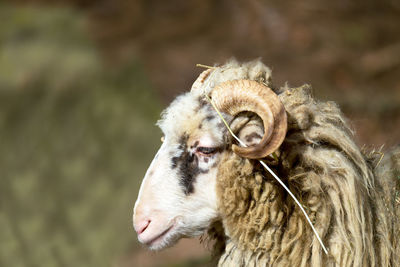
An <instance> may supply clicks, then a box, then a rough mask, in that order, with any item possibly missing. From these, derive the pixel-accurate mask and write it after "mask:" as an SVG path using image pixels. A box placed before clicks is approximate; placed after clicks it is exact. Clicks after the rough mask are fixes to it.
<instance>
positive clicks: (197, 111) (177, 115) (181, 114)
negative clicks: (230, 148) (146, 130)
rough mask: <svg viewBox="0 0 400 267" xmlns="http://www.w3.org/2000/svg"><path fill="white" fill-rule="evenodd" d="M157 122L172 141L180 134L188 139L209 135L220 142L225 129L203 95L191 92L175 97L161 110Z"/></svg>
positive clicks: (176, 139)
mask: <svg viewBox="0 0 400 267" xmlns="http://www.w3.org/2000/svg"><path fill="white" fill-rule="evenodd" d="M157 124H158V126H159V127H160V128H161V130H162V131H163V133H164V135H165V136H166V138H168V139H170V140H171V141H173V142H174V141H175V142H179V139H181V137H182V136H188V137H189V139H192V138H200V137H204V136H209V137H210V138H214V139H216V140H215V141H216V142H222V141H223V140H222V136H223V134H224V131H225V129H224V124H223V123H222V120H221V119H220V118H219V117H218V114H217V112H216V111H215V110H214V109H213V108H212V106H211V104H210V103H208V101H207V100H206V99H205V97H204V96H202V95H196V94H192V93H191V92H188V93H186V94H183V95H181V96H179V97H177V98H176V99H175V100H174V101H173V102H172V103H171V105H170V106H169V107H168V108H167V109H165V110H164V111H163V112H162V117H161V120H159V121H158V123H157Z"/></svg>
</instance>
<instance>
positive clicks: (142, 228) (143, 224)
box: [135, 220, 151, 235]
mask: <svg viewBox="0 0 400 267" xmlns="http://www.w3.org/2000/svg"><path fill="white" fill-rule="evenodd" d="M150 223H151V221H150V220H145V221H142V222H139V223H138V224H137V225H135V230H136V232H137V234H138V235H140V234H141V233H143V232H144V231H145V230H146V229H147V227H148V226H149V224H150Z"/></svg>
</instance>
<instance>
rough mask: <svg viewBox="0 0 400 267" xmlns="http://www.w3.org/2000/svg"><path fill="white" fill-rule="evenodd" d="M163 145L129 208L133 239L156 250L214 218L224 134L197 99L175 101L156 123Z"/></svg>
mask: <svg viewBox="0 0 400 267" xmlns="http://www.w3.org/2000/svg"><path fill="white" fill-rule="evenodd" d="M158 124H159V126H160V128H161V130H162V131H163V134H164V138H163V143H162V145H161V147H160V149H159V151H158V152H157V154H156V156H155V158H154V159H153V162H152V163H151V165H150V167H149V169H148V170H147V173H146V175H145V177H144V179H143V182H142V185H141V188H140V191H139V195H138V199H137V201H136V203H135V208H134V227H135V230H136V231H137V233H138V239H139V241H140V242H142V243H143V244H145V245H147V246H148V247H149V248H150V249H161V248H164V247H166V246H169V245H172V244H174V243H175V242H176V241H177V240H178V239H179V238H181V237H184V236H196V235H200V234H202V233H203V232H204V230H206V229H207V228H208V227H209V226H210V224H211V223H212V222H213V221H215V220H216V219H217V218H218V211H217V196H216V175H217V166H218V163H219V160H220V158H221V155H222V154H223V153H227V147H228V146H227V143H226V142H227V140H226V138H227V131H226V128H225V126H224V125H223V123H222V121H221V120H220V118H219V117H218V115H217V113H216V112H215V111H214V110H213V109H212V107H211V106H210V105H209V103H207V102H206V101H205V100H204V99H203V98H202V97H199V96H194V95H192V94H190V93H188V94H185V95H183V96H180V97H178V98H177V99H176V100H175V101H174V102H173V103H172V104H171V106H170V107H169V108H168V109H166V111H165V112H164V113H163V118H162V120H160V122H159V123H158Z"/></svg>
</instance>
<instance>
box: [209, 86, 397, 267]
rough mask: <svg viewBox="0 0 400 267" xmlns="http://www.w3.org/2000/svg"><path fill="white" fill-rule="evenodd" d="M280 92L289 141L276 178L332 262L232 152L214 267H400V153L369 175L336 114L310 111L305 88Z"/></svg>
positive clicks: (274, 188) (275, 187) (226, 162)
mask: <svg viewBox="0 0 400 267" xmlns="http://www.w3.org/2000/svg"><path fill="white" fill-rule="evenodd" d="M280 92H281V93H280V95H279V97H280V99H281V101H282V103H283V104H284V106H285V109H286V111H287V115H288V132H287V135H286V138H285V141H284V142H283V144H282V145H281V147H280V149H279V151H277V153H276V154H277V155H278V162H276V165H274V166H273V170H274V172H275V173H277V174H278V176H279V177H280V178H281V179H283V181H284V182H285V183H286V184H287V185H288V187H289V188H290V190H291V191H292V192H293V193H294V194H295V196H296V197H297V198H298V199H299V201H300V202H301V203H302V205H303V206H304V208H305V209H306V211H307V213H308V215H309V216H310V218H311V220H312V221H313V224H314V226H315V228H316V229H317V231H318V233H319V235H320V236H321V238H322V240H323V242H324V244H325V245H326V246H327V247H328V250H329V253H328V255H325V253H323V250H322V248H321V246H320V244H319V242H318V240H317V238H316V237H315V235H314V233H313V232H312V229H311V227H309V225H308V224H307V221H306V219H305V217H304V215H303V214H302V213H301V211H300V209H299V208H298V207H297V206H296V204H295V203H294V201H293V200H292V199H291V198H290V196H289V195H288V194H287V193H286V192H285V191H284V189H283V188H282V187H281V186H280V185H279V184H278V183H277V182H276V181H275V180H274V178H273V177H272V176H271V175H269V174H268V173H267V172H266V171H265V170H264V169H263V168H262V167H261V166H260V164H259V163H258V162H257V161H254V160H249V159H244V158H241V157H239V156H237V155H236V154H234V153H233V152H230V153H226V154H225V155H224V157H223V159H222V160H221V163H220V165H219V170H218V175H217V196H218V207H219V212H220V214H221V222H220V223H221V224H222V228H223V231H224V232H223V233H222V232H219V233H218V234H216V233H215V231H214V234H213V236H214V238H215V239H216V244H217V246H218V247H219V248H220V250H221V253H219V254H218V253H217V254H218V256H219V257H220V258H219V266H289V265H292V266H400V245H399V241H398V236H400V233H399V231H400V222H399V217H400V214H399V213H400V204H398V203H397V202H396V194H397V193H398V192H400V182H399V179H400V178H396V177H399V170H400V149H398V150H395V151H393V152H392V153H389V154H388V155H386V156H385V157H384V159H383V160H382V162H381V163H380V164H379V166H378V167H377V168H375V165H373V164H372V162H374V161H375V158H374V157H373V156H370V157H368V156H367V155H365V154H363V153H362V152H361V149H360V148H359V147H358V146H357V145H356V144H355V142H354V141H353V140H354V136H353V132H352V131H351V129H350V128H349V127H348V124H347V122H346V119H345V118H344V116H343V114H342V113H341V112H340V110H339V108H338V107H337V105H336V104H334V103H332V102H326V103H323V102H316V101H315V100H314V99H313V98H312V96H311V88H310V86H307V85H305V86H302V87H299V88H289V87H285V88H281V89H280ZM396 179H397V181H396ZM396 190H397V191H396ZM222 228H221V229H222ZM220 231H222V230H220ZM221 248H224V250H223V249H221Z"/></svg>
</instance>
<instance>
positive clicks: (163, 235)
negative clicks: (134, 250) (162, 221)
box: [144, 224, 175, 248]
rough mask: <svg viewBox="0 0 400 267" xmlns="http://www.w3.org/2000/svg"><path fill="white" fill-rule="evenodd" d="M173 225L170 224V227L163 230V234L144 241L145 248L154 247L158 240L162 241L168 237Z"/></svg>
mask: <svg viewBox="0 0 400 267" xmlns="http://www.w3.org/2000/svg"><path fill="white" fill-rule="evenodd" d="M174 226H175V225H174V224H172V225H171V226H170V227H168V228H167V229H165V230H164V231H163V232H161V233H160V234H158V235H157V236H155V237H154V238H152V239H150V240H148V241H145V242H144V244H145V245H146V246H148V247H149V248H151V247H156V246H157V245H156V244H157V242H159V241H160V240H162V239H163V238H164V237H166V236H167V235H168V233H170V232H171V231H172V229H173V228H174Z"/></svg>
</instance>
